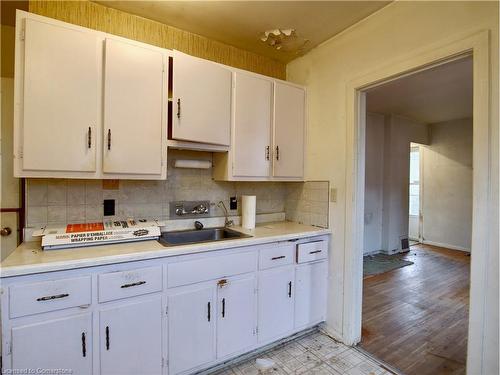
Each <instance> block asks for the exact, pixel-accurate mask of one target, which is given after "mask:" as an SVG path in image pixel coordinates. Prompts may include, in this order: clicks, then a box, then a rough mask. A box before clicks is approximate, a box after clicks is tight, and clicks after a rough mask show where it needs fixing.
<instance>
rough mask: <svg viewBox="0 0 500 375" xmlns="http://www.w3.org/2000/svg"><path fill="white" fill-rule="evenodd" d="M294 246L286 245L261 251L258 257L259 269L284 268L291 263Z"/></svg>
mask: <svg viewBox="0 0 500 375" xmlns="http://www.w3.org/2000/svg"><path fill="white" fill-rule="evenodd" d="M294 248H295V246H294V245H292V244H287V245H284V246H277V247H274V248H270V249H262V250H261V251H260V255H259V269H261V270H263V269H266V268H273V267H279V266H286V265H288V264H292V263H293V255H294V254H293V253H294V251H293V250H294Z"/></svg>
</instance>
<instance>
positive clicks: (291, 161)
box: [213, 71, 305, 181]
mask: <svg viewBox="0 0 500 375" xmlns="http://www.w3.org/2000/svg"><path fill="white" fill-rule="evenodd" d="M233 104H234V106H233V123H232V132H233V135H232V145H231V151H230V152H229V153H214V173H213V177H214V179H215V180H222V181H301V180H303V178H304V152H305V147H304V142H305V136H304V135H305V89H304V88H303V87H300V86H297V85H293V84H289V83H286V82H283V81H277V80H273V79H272V78H268V77H264V76H259V75H256V74H250V73H249V74H245V73H241V72H239V71H236V72H235V73H234V89H233Z"/></svg>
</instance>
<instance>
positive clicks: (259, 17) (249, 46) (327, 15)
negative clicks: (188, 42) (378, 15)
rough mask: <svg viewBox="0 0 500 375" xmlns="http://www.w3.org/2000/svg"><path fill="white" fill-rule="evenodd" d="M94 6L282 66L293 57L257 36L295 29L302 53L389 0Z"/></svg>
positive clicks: (104, 0)
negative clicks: (192, 34) (194, 36)
mask: <svg viewBox="0 0 500 375" xmlns="http://www.w3.org/2000/svg"><path fill="white" fill-rule="evenodd" d="M95 2H96V3H99V4H102V5H105V6H108V7H111V8H115V9H118V10H121V11H125V12H127V13H131V14H135V15H138V16H142V17H145V18H149V19H152V20H155V21H158V22H161V23H164V24H168V25H171V26H174V27H177V28H179V29H183V30H186V31H189V32H192V33H196V34H199V35H203V36H205V37H208V38H210V39H214V40H217V41H220V42H223V43H226V44H230V45H233V46H235V47H239V48H242V49H246V50H248V51H252V52H255V53H257V54H260V55H263V56H267V57H270V58H273V59H276V60H279V61H282V62H285V63H287V62H289V61H291V60H293V59H294V58H296V57H298V56H299V54H297V53H296V52H282V51H277V50H275V49H274V48H272V47H269V46H267V45H266V44H265V43H263V42H262V41H261V40H260V36H261V34H262V32H263V31H265V30H269V29H275V28H281V29H288V28H293V29H296V30H297V34H298V35H299V36H300V37H302V38H305V39H308V40H309V42H308V43H307V44H306V45H305V48H304V49H303V50H302V52H301V53H302V54H303V53H306V52H307V51H309V50H310V49H312V48H314V47H316V46H317V45H318V44H320V43H322V42H324V41H325V40H327V39H329V38H331V37H332V36H334V35H335V34H338V33H339V32H341V31H342V30H344V29H346V28H347V27H349V26H351V25H353V24H354V23H356V22H358V21H360V20H362V19H363V18H365V17H367V16H369V15H370V14H372V13H373V12H375V11H377V10H378V9H380V8H382V7H384V6H385V5H387V4H388V3H389V2H390V1H160V0H153V1H151V0H149V1H128V0H127V1H122V0H97V1H95Z"/></svg>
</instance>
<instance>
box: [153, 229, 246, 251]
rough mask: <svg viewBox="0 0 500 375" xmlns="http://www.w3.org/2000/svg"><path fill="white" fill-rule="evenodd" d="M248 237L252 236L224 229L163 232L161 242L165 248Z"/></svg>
mask: <svg viewBox="0 0 500 375" xmlns="http://www.w3.org/2000/svg"><path fill="white" fill-rule="evenodd" d="M247 237H251V236H249V235H247V234H244V233H240V232H237V231H235V230H232V229H228V228H224V227H222V228H206V229H199V230H198V229H193V230H180V231H173V232H163V233H162V234H161V236H160V239H159V241H160V243H161V244H162V245H163V246H178V245H186V244H194V243H203V242H213V241H224V240H233V239H236V238H247Z"/></svg>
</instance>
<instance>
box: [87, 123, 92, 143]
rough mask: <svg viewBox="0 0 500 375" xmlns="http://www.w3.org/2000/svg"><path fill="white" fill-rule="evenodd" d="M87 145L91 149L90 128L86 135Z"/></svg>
mask: <svg viewBox="0 0 500 375" xmlns="http://www.w3.org/2000/svg"><path fill="white" fill-rule="evenodd" d="M87 143H88V147H89V148H92V128H91V127H90V126H89V131H88V134H87Z"/></svg>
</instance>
